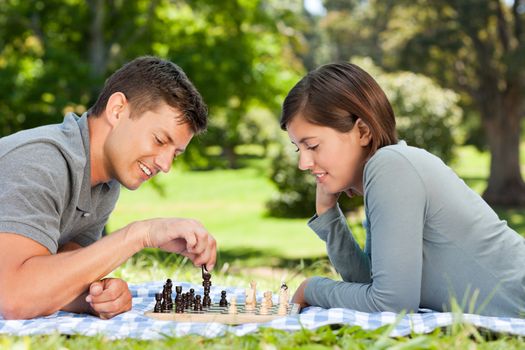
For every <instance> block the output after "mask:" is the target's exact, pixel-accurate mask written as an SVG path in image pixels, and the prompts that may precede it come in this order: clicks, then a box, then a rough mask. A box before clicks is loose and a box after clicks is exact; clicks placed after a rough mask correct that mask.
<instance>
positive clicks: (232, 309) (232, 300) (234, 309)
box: [228, 295, 237, 315]
mask: <svg viewBox="0 0 525 350" xmlns="http://www.w3.org/2000/svg"><path fill="white" fill-rule="evenodd" d="M228 313H229V314H230V315H235V314H237V297H236V296H235V295H234V296H232V297H231V298H230V306H229V308H228Z"/></svg>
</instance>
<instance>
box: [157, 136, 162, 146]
mask: <svg viewBox="0 0 525 350" xmlns="http://www.w3.org/2000/svg"><path fill="white" fill-rule="evenodd" d="M155 142H156V143H158V144H159V145H163V144H164V142H162V140H161V139H159V138H158V137H157V136H155Z"/></svg>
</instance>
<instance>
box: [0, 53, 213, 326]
mask: <svg viewBox="0 0 525 350" xmlns="http://www.w3.org/2000/svg"><path fill="white" fill-rule="evenodd" d="M206 118H207V109H206V105H205V104H204V102H203V101H202V98H201V96H200V95H199V93H198V92H197V90H196V89H195V87H194V86H193V85H192V83H191V82H190V81H189V80H188V78H187V77H186V75H185V74H184V72H183V71H182V70H181V69H180V68H179V67H178V66H176V65H175V64H173V63H171V62H169V61H165V60H161V59H158V58H155V57H141V58H137V59H135V60H134V61H132V62H129V63H128V64H126V65H125V66H123V67H122V68H121V69H120V70H118V71H117V72H115V73H114V74H113V75H112V76H111V77H110V78H109V79H108V80H107V81H106V84H105V86H104V88H103V90H102V92H101V94H100V96H99V97H98V99H97V102H96V103H95V105H94V106H92V107H91V109H90V110H89V111H88V112H87V113H85V114H84V115H83V116H82V117H81V118H78V117H77V116H75V115H74V114H68V115H67V116H66V117H65V119H64V122H63V123H62V124H57V125H48V126H43V127H39V128H35V129H31V130H25V131H21V132H18V133H16V134H13V135H10V136H7V137H4V138H2V139H0V168H2V169H3V174H2V177H1V180H0V256H1V263H0V286H1V287H0V314H1V315H2V316H3V317H4V318H6V319H27V318H33V317H38V316H43V315H48V314H51V313H53V312H56V311H57V310H66V311H72V312H89V313H92V314H94V315H98V316H99V317H101V318H111V317H113V316H115V315H117V314H119V313H122V312H125V311H128V310H130V309H131V294H130V292H129V289H128V286H127V284H126V282H124V281H123V280H120V279H115V278H105V279H102V278H103V277H104V276H106V275H107V274H108V273H109V272H111V271H112V270H114V269H115V268H117V267H118V266H119V265H120V264H122V263H123V262H124V261H125V260H127V259H128V258H129V257H131V256H132V255H133V254H135V253H137V252H138V251H140V250H141V249H143V248H146V247H153V248H161V249H163V250H166V251H168V252H174V253H179V254H182V255H184V256H187V257H188V258H189V259H191V260H192V261H193V263H194V264H195V265H196V266H199V265H203V264H205V265H206V266H207V268H209V269H211V268H212V267H213V265H214V264H215V259H216V242H215V239H214V238H213V237H212V236H211V235H210V234H209V233H208V232H207V231H206V229H205V228H204V227H203V226H202V225H201V224H200V223H198V222H196V221H194V220H188V219H178V218H160V219H151V220H144V221H138V222H133V223H131V224H129V225H127V226H126V227H124V228H122V229H120V230H118V231H115V232H113V233H112V234H111V235H109V236H106V237H103V238H101V232H102V229H103V227H104V225H105V224H106V221H107V219H108V217H109V215H110V213H111V211H112V210H113V208H114V206H115V202H116V200H117V198H118V194H119V183H120V184H122V185H123V186H125V187H126V188H128V189H132V190H134V189H136V188H138V187H139V186H140V185H141V184H142V183H143V182H145V181H146V180H148V179H150V178H152V177H153V176H155V175H156V174H157V173H158V172H159V171H163V172H168V171H169V170H170V168H171V165H172V162H173V159H174V158H175V157H177V156H178V155H179V154H181V153H182V152H183V151H184V150H185V148H186V147H187V145H188V143H189V142H190V140H191V138H192V137H193V135H194V134H197V133H199V132H201V131H203V130H204V129H205V128H206V123H207V119H206Z"/></svg>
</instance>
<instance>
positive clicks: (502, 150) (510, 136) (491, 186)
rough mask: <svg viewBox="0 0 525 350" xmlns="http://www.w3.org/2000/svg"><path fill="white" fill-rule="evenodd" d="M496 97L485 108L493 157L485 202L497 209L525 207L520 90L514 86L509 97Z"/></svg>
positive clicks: (508, 92)
mask: <svg viewBox="0 0 525 350" xmlns="http://www.w3.org/2000/svg"><path fill="white" fill-rule="evenodd" d="M496 95H499V96H498V97H496V96H495V95H492V98H491V99H487V100H486V101H485V103H484V106H483V108H482V117H483V127H484V129H485V133H486V135H487V138H488V142H489V148H490V154H491V160H490V176H489V180H488V186H487V189H486V190H485V192H484V193H483V198H484V199H485V200H486V201H487V203H489V204H490V205H493V206H505V207H525V183H524V182H523V178H522V176H521V169H520V134H521V130H520V123H521V116H522V108H521V99H520V97H519V96H520V94H519V88H518V87H517V86H514V87H511V88H510V89H508V90H507V92H506V93H505V94H503V95H501V94H496ZM489 101H491V102H492V103H490V102H489ZM497 101H501V103H497Z"/></svg>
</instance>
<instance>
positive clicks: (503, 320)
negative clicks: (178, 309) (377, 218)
mask: <svg viewBox="0 0 525 350" xmlns="http://www.w3.org/2000/svg"><path fill="white" fill-rule="evenodd" d="M174 285H182V287H183V289H184V290H187V289H189V288H194V289H195V291H196V292H197V293H200V294H202V286H198V285H193V284H190V283H185V282H174ZM162 286H163V282H151V283H146V284H140V285H130V290H131V292H132V296H133V309H132V310H131V311H129V312H126V313H124V314H121V315H119V316H116V317H114V318H112V319H111V320H101V319H99V318H97V317H94V316H89V315H79V314H73V313H68V312H62V311H60V312H57V313H55V314H53V315H50V316H47V317H40V318H36V319H32V320H4V319H2V318H0V334H11V335H34V334H49V333H54V332H58V333H61V334H71V335H73V334H80V335H88V336H93V335H97V334H98V335H104V336H107V337H108V338H110V339H118V338H137V339H159V338H162V337H164V336H165V335H169V336H183V335H186V334H199V335H202V336H205V337H216V336H221V335H223V334H225V333H226V332H229V333H233V334H235V335H245V334H248V333H252V332H256V331H257V330H258V328H259V327H271V328H276V329H281V330H286V331H296V330H300V329H302V328H306V329H315V328H318V327H321V326H324V325H330V324H343V325H357V326H360V327H362V328H363V329H366V330H373V329H376V328H379V327H381V326H384V325H393V327H392V329H391V332H390V335H391V336H404V335H408V334H412V333H429V332H432V331H433V330H434V329H435V328H438V327H446V326H449V325H451V324H453V323H454V322H455V321H457V319H458V317H461V321H462V322H467V323H470V324H473V325H475V326H477V327H482V328H486V329H489V330H492V331H495V332H503V333H510V334H516V335H523V336H525V319H517V318H509V317H487V316H478V315H471V314H463V315H459V316H458V315H454V314H451V313H438V312H425V313H417V314H408V315H404V316H403V315H398V314H395V313H391V312H378V313H364V312H358V311H354V310H349V309H328V310H327V309H322V308H319V307H309V308H306V309H304V310H303V311H302V312H301V314H300V315H298V316H295V317H293V316H290V317H283V318H280V319H276V320H273V321H271V322H267V323H260V324H255V323H250V324H243V325H238V326H229V325H224V324H219V323H189V322H180V323H179V322H173V321H159V320H155V319H151V318H149V317H146V316H144V312H145V311H149V310H151V309H153V306H154V305H155V298H154V295H155V293H158V292H160V291H161V290H162ZM221 290H226V291H227V293H228V295H229V296H231V295H233V294H235V295H236V296H237V300H238V301H242V298H244V289H241V288H233V287H221V286H212V288H211V293H210V294H211V297H212V301H213V302H214V303H217V302H218V301H219V299H220V291H221ZM257 300H258V301H260V300H262V294H261V293H258V294H257Z"/></svg>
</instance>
